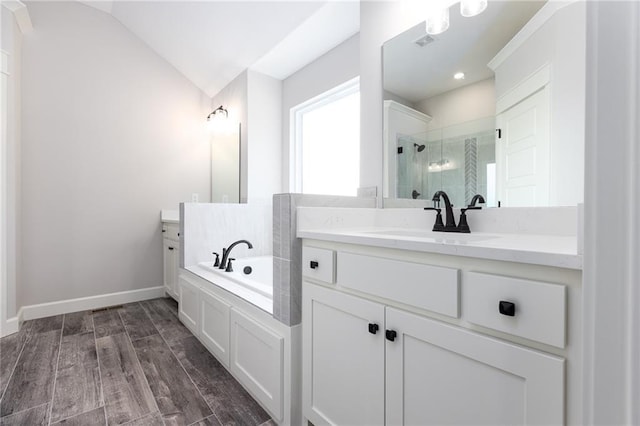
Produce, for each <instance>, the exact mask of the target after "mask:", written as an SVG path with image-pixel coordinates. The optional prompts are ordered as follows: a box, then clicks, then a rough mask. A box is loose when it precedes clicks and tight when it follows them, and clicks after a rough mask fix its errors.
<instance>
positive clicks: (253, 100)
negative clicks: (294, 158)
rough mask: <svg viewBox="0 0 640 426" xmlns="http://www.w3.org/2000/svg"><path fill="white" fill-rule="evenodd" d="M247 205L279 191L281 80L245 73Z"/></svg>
mask: <svg viewBox="0 0 640 426" xmlns="http://www.w3.org/2000/svg"><path fill="white" fill-rule="evenodd" d="M248 75H249V78H248V81H247V85H248V93H249V98H248V100H249V111H248V120H249V121H248V122H249V126H248V128H247V131H248V132H249V135H248V136H249V141H250V143H249V146H248V150H247V155H248V157H249V158H248V161H247V170H248V181H249V182H248V184H249V188H248V195H249V202H250V203H253V202H255V201H257V200H266V201H268V203H269V204H270V203H271V199H272V196H273V194H278V193H280V192H282V184H281V182H282V177H281V170H282V166H281V163H282V121H281V115H280V111H281V110H282V81H280V80H277V79H275V78H273V77H269V76H266V75H264V74H261V73H259V72H256V71H251V70H249V71H248Z"/></svg>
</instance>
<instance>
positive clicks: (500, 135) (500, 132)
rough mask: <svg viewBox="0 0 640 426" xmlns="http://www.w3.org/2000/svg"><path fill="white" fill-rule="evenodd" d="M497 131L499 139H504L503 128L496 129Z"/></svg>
mask: <svg viewBox="0 0 640 426" xmlns="http://www.w3.org/2000/svg"><path fill="white" fill-rule="evenodd" d="M496 132H498V139H502V129H496Z"/></svg>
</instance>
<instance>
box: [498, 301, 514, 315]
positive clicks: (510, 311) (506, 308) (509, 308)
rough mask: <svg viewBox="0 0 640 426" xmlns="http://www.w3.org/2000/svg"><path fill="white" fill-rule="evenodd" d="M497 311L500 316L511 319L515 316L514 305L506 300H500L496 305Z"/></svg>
mask: <svg viewBox="0 0 640 426" xmlns="http://www.w3.org/2000/svg"><path fill="white" fill-rule="evenodd" d="M498 310H499V311H500V313H501V314H502V315H506V316H508V317H513V316H515V315H516V304H515V303H513V302H507V301H506V300H501V301H500V303H498Z"/></svg>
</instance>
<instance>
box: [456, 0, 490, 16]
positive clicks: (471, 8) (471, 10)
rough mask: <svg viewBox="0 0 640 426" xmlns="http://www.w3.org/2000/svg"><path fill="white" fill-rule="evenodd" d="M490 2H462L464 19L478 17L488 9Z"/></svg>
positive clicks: (480, 0) (474, 0)
mask: <svg viewBox="0 0 640 426" xmlns="http://www.w3.org/2000/svg"><path fill="white" fill-rule="evenodd" d="M487 4H488V0H461V1H460V14H461V15H462V16H464V17H467V18H469V17H471V16H476V15H479V14H481V13H482V12H484V10H485V9H486V8H487Z"/></svg>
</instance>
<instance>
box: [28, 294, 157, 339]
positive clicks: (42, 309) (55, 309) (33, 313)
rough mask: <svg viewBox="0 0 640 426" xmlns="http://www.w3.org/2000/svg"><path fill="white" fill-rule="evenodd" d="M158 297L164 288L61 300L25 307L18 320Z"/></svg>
mask: <svg viewBox="0 0 640 426" xmlns="http://www.w3.org/2000/svg"><path fill="white" fill-rule="evenodd" d="M157 297H164V287H162V286H160V287H149V288H143V289H140V290H131V291H121V292H118V293H109V294H101V295H98V296H89V297H80V298H78V299H69V300H60V301H57V302H50V303H41V304H38V305H29V306H23V307H22V308H20V311H19V312H18V318H21V319H22V320H25V321H26V320H32V319H37V318H45V317H50V316H52V315H60V314H68V313H71V312H78V311H86V310H89V309H99V308H105V307H107V306H113V305H121V304H124V303H132V302H139V301H141V300H148V299H155V298H157ZM16 321H17V319H16ZM16 331H17V330H16Z"/></svg>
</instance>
